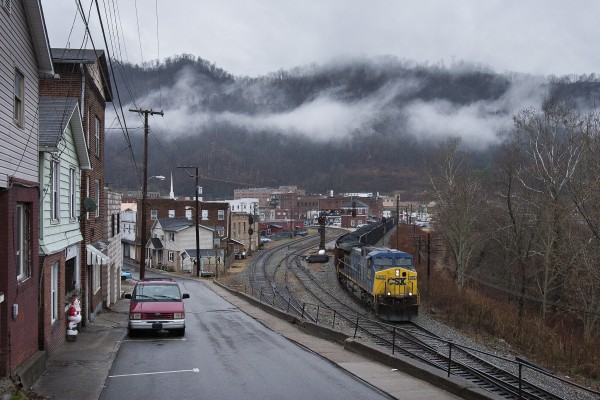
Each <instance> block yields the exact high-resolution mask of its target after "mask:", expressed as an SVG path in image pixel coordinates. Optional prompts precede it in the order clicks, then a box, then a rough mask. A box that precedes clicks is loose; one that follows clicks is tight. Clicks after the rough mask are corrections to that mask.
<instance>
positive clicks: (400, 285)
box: [335, 238, 420, 321]
mask: <svg viewBox="0 0 600 400" xmlns="http://www.w3.org/2000/svg"><path fill="white" fill-rule="evenodd" d="M341 239H342V238H340V239H338V241H337V242H336V248H335V268H336V271H337V276H338V280H339V282H340V284H341V285H343V286H345V287H347V288H348V290H350V291H351V292H352V293H353V294H354V295H355V296H357V297H359V298H360V299H361V300H362V301H363V302H364V303H365V304H367V305H368V306H369V307H371V308H373V309H374V310H375V313H377V315H378V316H379V317H380V318H381V319H384V320H386V321H407V320H410V319H411V318H412V317H414V316H416V315H417V314H418V311H419V303H420V298H419V290H418V287H417V271H416V270H415V267H414V264H413V257H412V256H411V255H410V254H408V253H406V252H404V251H400V250H394V249H389V248H381V247H373V246H368V245H360V244H357V243H352V242H350V243H349V242H348V241H344V240H341Z"/></svg>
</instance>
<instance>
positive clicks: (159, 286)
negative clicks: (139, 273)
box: [125, 278, 190, 336]
mask: <svg viewBox="0 0 600 400" xmlns="http://www.w3.org/2000/svg"><path fill="white" fill-rule="evenodd" d="M189 297H190V295H189V294H188V293H183V294H182V293H181V291H180V290H179V285H178V284H177V282H175V281H174V280H172V279H170V278H152V279H144V280H142V281H139V282H138V283H136V284H135V287H134V288H133V292H132V293H127V294H125V298H126V299H131V304H130V305H129V325H128V327H127V330H128V332H129V336H135V334H136V333H137V332H142V331H159V330H163V329H164V330H169V331H173V332H174V333H176V334H178V335H180V336H183V335H185V306H184V304H183V299H188V298H189Z"/></svg>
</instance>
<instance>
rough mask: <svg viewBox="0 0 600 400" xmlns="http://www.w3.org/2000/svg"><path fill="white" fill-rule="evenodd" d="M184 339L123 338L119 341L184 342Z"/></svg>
mask: <svg viewBox="0 0 600 400" xmlns="http://www.w3.org/2000/svg"><path fill="white" fill-rule="evenodd" d="M185 340H186V339H185V338H181V339H148V340H146V339H143V338H142V339H123V340H121V342H139V343H148V342H184V341H185Z"/></svg>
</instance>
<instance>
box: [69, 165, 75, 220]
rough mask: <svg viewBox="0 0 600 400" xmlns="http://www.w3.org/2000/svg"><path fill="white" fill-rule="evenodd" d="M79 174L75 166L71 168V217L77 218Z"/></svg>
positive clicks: (72, 218)
mask: <svg viewBox="0 0 600 400" xmlns="http://www.w3.org/2000/svg"><path fill="white" fill-rule="evenodd" d="M76 209H77V175H76V171H75V168H70V169H69V218H70V219H71V221H75V219H76V218H77V210H76Z"/></svg>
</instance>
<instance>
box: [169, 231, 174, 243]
mask: <svg viewBox="0 0 600 400" xmlns="http://www.w3.org/2000/svg"><path fill="white" fill-rule="evenodd" d="M174 241H175V232H169V242H174Z"/></svg>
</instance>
